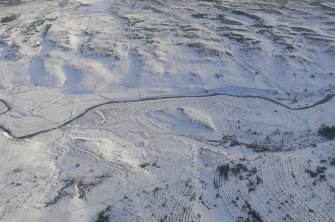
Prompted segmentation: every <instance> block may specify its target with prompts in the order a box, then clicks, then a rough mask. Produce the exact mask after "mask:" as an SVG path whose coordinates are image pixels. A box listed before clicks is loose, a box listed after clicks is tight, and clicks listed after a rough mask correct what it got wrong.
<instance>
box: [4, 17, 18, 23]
mask: <svg viewBox="0 0 335 222" xmlns="http://www.w3.org/2000/svg"><path fill="white" fill-rule="evenodd" d="M16 19H17V16H16V15H9V16H5V17H2V18H1V21H0V22H1V23H8V22H12V21H14V20H16Z"/></svg>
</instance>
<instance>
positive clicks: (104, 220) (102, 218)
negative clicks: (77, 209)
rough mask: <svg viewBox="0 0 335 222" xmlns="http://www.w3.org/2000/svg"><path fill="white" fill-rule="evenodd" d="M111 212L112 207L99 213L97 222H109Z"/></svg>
mask: <svg viewBox="0 0 335 222" xmlns="http://www.w3.org/2000/svg"><path fill="white" fill-rule="evenodd" d="M110 211H111V206H108V207H106V208H105V209H104V210H102V211H100V212H99V213H98V217H97V219H96V220H95V222H109V218H110V215H109V212H110Z"/></svg>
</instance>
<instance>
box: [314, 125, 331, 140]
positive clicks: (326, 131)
mask: <svg viewBox="0 0 335 222" xmlns="http://www.w3.org/2000/svg"><path fill="white" fill-rule="evenodd" d="M318 134H319V135H320V136H323V137H325V138H327V139H329V140H332V139H334V138H335V126H327V125H321V126H320V128H319V130H318Z"/></svg>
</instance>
